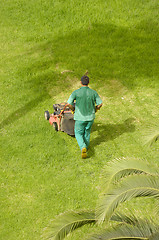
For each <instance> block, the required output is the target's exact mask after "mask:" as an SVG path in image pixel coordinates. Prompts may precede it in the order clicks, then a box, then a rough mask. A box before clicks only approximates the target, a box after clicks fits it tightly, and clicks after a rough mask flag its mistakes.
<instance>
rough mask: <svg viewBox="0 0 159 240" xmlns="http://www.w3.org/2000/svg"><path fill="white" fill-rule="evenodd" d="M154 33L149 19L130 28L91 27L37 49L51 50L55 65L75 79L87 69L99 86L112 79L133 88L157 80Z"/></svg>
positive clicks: (110, 25) (72, 32) (153, 23)
mask: <svg viewBox="0 0 159 240" xmlns="http://www.w3.org/2000/svg"><path fill="white" fill-rule="evenodd" d="M158 34H159V28H158V24H157V23H156V22H153V21H152V20H147V21H142V22H141V23H139V24H138V25H136V26H134V27H133V26H132V27H123V26H116V25H114V24H92V25H91V26H88V29H85V30H80V31H71V32H69V33H68V34H67V33H66V34H65V35H61V36H59V37H58V38H56V39H53V40H52V41H48V42H47V43H46V44H44V45H43V46H41V49H51V50H52V52H53V55H54V61H55V63H56V64H59V65H60V67H61V68H63V69H70V70H73V71H74V72H75V74H76V76H78V77H81V74H82V73H83V72H84V71H85V70H86V69H88V71H89V74H90V77H91V78H93V79H96V84H98V86H99V87H100V86H101V85H102V87H103V83H104V82H106V81H107V80H112V79H116V80H118V81H121V82H122V84H123V85H124V86H126V87H127V88H128V89H133V88H134V87H136V86H138V85H146V84H149V85H151V86H152V83H153V81H154V82H155V83H156V81H157V80H156V76H158V54H159V52H158V41H157V39H158ZM137 79H144V81H140V82H139V81H138V80H137ZM146 79H151V80H146ZM146 81H148V82H146Z"/></svg>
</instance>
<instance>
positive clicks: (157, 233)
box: [149, 231, 159, 240]
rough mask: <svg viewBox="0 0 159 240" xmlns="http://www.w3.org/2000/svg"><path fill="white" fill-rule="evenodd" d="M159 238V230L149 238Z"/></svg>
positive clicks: (150, 239)
mask: <svg viewBox="0 0 159 240" xmlns="http://www.w3.org/2000/svg"><path fill="white" fill-rule="evenodd" d="M158 239H159V231H158V232H156V233H155V234H153V235H152V236H151V237H150V238H149V240H158Z"/></svg>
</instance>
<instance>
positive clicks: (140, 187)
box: [96, 175, 159, 223]
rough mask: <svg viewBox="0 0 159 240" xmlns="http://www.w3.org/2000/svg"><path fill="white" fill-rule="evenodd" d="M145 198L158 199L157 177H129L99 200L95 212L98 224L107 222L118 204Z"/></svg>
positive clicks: (158, 180)
mask: <svg viewBox="0 0 159 240" xmlns="http://www.w3.org/2000/svg"><path fill="white" fill-rule="evenodd" d="M145 196H149V197H154V198H157V199H159V177H154V176H149V175H148V176H147V175H139V176H138V175H134V176H129V177H128V178H126V179H124V180H123V181H122V182H121V183H120V184H118V185H117V186H114V187H112V188H111V189H110V190H109V191H107V192H106V193H105V194H104V195H103V197H102V198H101V200H100V202H99V203H98V206H97V210H96V217H97V219H98V223H101V222H103V221H104V220H105V221H108V220H109V219H110V218H111V216H112V214H113V213H114V211H115V210H116V208H117V207H118V205H119V204H120V203H122V202H125V201H128V200H130V199H132V198H136V197H145Z"/></svg>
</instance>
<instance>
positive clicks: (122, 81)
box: [0, 0, 159, 240]
mask: <svg viewBox="0 0 159 240" xmlns="http://www.w3.org/2000/svg"><path fill="white" fill-rule="evenodd" d="M158 9H159V3H158V1H157V0H145V1H137V0H110V1H103V0H94V1H91V0H86V1H83V0H81V1H78V0H71V1H68V0H65V1H64V0H54V1H51V0H47V1H46V0H36V1H33V0H30V1H26V0H7V1H6V0H1V8H0V39H1V41H0V56H1V58H0V102H1V119H0V132H1V139H0V141H1V143H0V146H1V149H0V164H1V174H0V176H1V183H0V185H1V194H0V201H1V209H0V222H1V227H0V228H1V231H0V239H3V240H38V239H44V237H42V234H43V231H44V229H45V228H46V227H47V226H48V225H49V224H50V221H51V220H52V219H54V217H55V216H56V215H58V214H60V213H62V212H65V211H68V210H70V209H72V210H79V209H83V208H84V209H93V208H94V207H95V205H96V200H97V199H98V195H99V193H100V190H101V184H100V182H101V180H100V175H101V172H102V170H103V168H104V166H105V164H106V163H107V162H109V161H112V160H113V159H115V158H123V157H125V158H128V159H129V158H139V159H143V160H145V161H149V162H153V163H156V164H157V165H158V153H159V142H156V143H155V144H153V145H152V147H151V148H149V147H147V146H145V145H144V142H145V136H146V135H148V134H149V133H151V132H153V131H154V130H155V129H156V128H157V127H158V123H159V120H158V118H159V112H158V109H159V94H158V92H159V91H158V89H159V42H158V36H159V19H158ZM65 70H69V72H65ZM86 70H88V72H89V77H90V87H91V88H93V89H95V90H97V92H98V93H99V95H100V96H101V98H102V100H103V107H102V108H101V110H100V111H99V112H98V113H97V114H96V119H95V123H94V125H93V129H92V134H91V147H90V151H89V158H88V159H86V160H83V159H81V155H80V150H79V148H78V145H77V142H76V139H75V138H72V137H70V136H68V135H67V134H65V133H62V132H55V131H54V129H53V128H52V127H51V126H50V125H49V123H48V122H47V121H46V120H45V119H44V111H45V110H49V111H50V112H52V111H53V108H52V105H53V104H54V103H60V102H64V101H67V99H68V97H69V96H70V94H71V92H72V91H73V90H75V89H76V88H78V87H79V86H80V77H81V76H82V75H83V74H84V73H85V71H86ZM153 204H154V202H153V201H150V200H147V199H144V200H135V201H132V202H131V203H129V204H128V203H127V204H125V205H123V206H122V207H121V208H122V209H123V211H124V210H125V209H126V211H129V210H130V209H135V210H134V211H135V212H136V213H137V214H141V215H143V216H147V215H152V216H153V211H152V206H153ZM142 210H143V211H142ZM85 232H89V230H88V228H84V229H83V231H82V230H80V231H77V233H75V234H74V235H73V238H72V236H70V237H68V239H74V240H79V239H84V236H85Z"/></svg>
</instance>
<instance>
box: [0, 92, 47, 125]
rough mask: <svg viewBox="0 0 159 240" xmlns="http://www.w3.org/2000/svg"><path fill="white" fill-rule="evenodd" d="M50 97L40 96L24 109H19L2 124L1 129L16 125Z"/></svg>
mask: <svg viewBox="0 0 159 240" xmlns="http://www.w3.org/2000/svg"><path fill="white" fill-rule="evenodd" d="M48 97H49V95H40V96H38V97H37V98H35V99H33V100H32V101H30V102H28V103H27V104H25V105H24V106H23V107H21V108H19V109H17V110H16V111H14V112H13V113H11V114H10V115H9V116H8V117H7V118H6V119H5V120H3V121H2V122H1V123H0V129H2V128H4V127H5V126H7V125H9V124H12V123H14V122H15V121H17V120H18V119H20V118H22V117H23V116H24V115H26V114H27V113H28V112H29V111H31V110H32V109H33V108H34V107H36V106H37V105H38V103H40V102H41V101H43V100H44V99H46V98H48Z"/></svg>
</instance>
